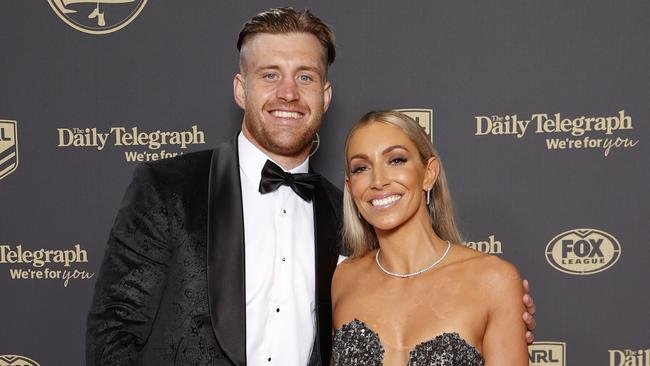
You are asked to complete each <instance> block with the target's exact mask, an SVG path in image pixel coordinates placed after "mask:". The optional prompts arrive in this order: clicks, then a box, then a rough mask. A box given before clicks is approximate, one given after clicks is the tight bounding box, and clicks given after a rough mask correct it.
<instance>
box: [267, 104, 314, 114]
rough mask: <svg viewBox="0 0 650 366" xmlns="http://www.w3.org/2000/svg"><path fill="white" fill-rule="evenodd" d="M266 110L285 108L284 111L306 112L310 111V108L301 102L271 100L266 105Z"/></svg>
mask: <svg viewBox="0 0 650 366" xmlns="http://www.w3.org/2000/svg"><path fill="white" fill-rule="evenodd" d="M265 109H266V110H284V111H291V112H299V113H302V114H306V113H307V112H308V111H309V108H307V107H306V106H305V105H303V104H302V103H299V102H295V103H286V102H271V103H267V105H266V108H265Z"/></svg>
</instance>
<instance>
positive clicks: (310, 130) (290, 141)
mask: <svg viewBox="0 0 650 366" xmlns="http://www.w3.org/2000/svg"><path fill="white" fill-rule="evenodd" d="M251 107H252V106H251ZM246 110H247V111H250V110H252V111H255V110H256V109H254V108H249V106H247V108H246ZM257 110H259V109H257ZM301 110H305V108H301ZM307 110H308V109H307ZM264 113H266V112H257V113H246V112H244V125H245V126H246V129H247V130H248V132H249V133H250V134H251V137H252V138H253V140H254V142H255V143H256V144H257V145H259V146H260V147H262V148H263V149H264V150H266V151H268V152H271V153H273V154H277V155H281V156H298V155H300V154H301V153H303V152H305V150H308V149H309V148H310V147H311V144H312V141H313V139H314V135H315V134H316V132H318V129H319V128H320V124H321V121H322V118H323V113H324V112H323V110H322V109H318V110H311V113H310V115H309V119H308V120H306V121H304V123H302V124H300V125H299V126H296V127H295V128H291V129H289V128H287V127H286V126H277V125H274V124H273V122H272V121H268V120H265V118H264V117H265V116H264Z"/></svg>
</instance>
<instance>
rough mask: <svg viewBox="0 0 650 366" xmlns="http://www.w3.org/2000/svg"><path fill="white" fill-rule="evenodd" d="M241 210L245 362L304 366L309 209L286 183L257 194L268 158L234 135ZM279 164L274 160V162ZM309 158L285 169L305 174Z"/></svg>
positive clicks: (309, 323)
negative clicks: (242, 223)
mask: <svg viewBox="0 0 650 366" xmlns="http://www.w3.org/2000/svg"><path fill="white" fill-rule="evenodd" d="M237 141H238V150H239V151H238V154H239V175H240V178H241V192H242V203H243V210H244V243H245V245H244V246H245V267H246V361H247V364H248V365H253V366H255V365H282V366H291V365H296V366H304V365H307V362H308V361H309V356H310V354H311V351H312V346H313V344H314V337H315V331H316V304H315V252H314V211H313V208H312V203H311V202H306V201H305V200H303V199H302V198H300V197H299V196H298V195H297V194H296V193H295V192H294V191H293V190H292V189H291V188H290V187H288V186H284V185H283V186H280V188H278V190H277V191H275V192H271V193H267V194H264V195H262V194H261V193H259V184H260V178H261V173H262V167H263V166H264V163H266V160H267V159H268V160H271V159H270V158H269V157H268V156H266V155H265V154H264V153H263V152H262V151H260V150H259V149H258V148H257V147H256V146H255V145H253V144H252V143H251V142H250V141H249V140H248V139H247V138H246V137H245V136H244V135H243V133H240V134H239V136H238V140H237ZM278 165H279V164H278ZM308 170H309V159H306V160H305V161H304V162H303V163H302V164H301V165H300V166H298V167H296V168H295V169H292V170H291V171H290V172H291V173H307V172H308Z"/></svg>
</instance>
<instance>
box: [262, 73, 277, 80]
mask: <svg viewBox="0 0 650 366" xmlns="http://www.w3.org/2000/svg"><path fill="white" fill-rule="evenodd" d="M263 78H264V79H266V80H276V79H277V78H278V75H277V74H264V76H263Z"/></svg>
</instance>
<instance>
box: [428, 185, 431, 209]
mask: <svg viewBox="0 0 650 366" xmlns="http://www.w3.org/2000/svg"><path fill="white" fill-rule="evenodd" d="M429 204H431V189H427V206H429Z"/></svg>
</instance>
